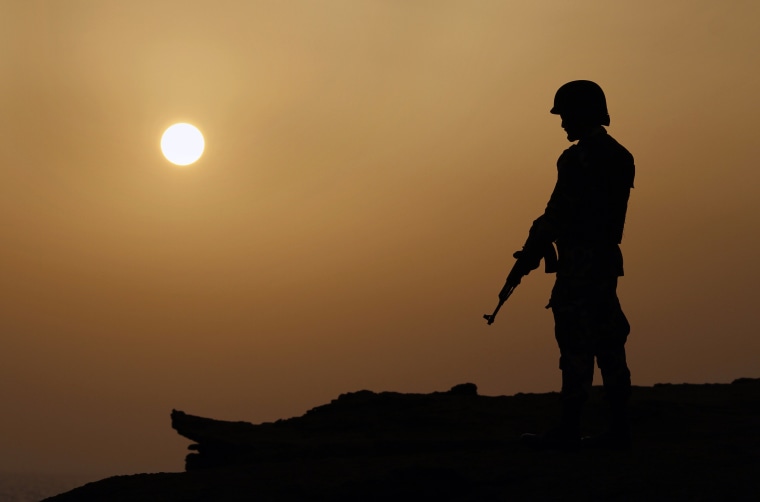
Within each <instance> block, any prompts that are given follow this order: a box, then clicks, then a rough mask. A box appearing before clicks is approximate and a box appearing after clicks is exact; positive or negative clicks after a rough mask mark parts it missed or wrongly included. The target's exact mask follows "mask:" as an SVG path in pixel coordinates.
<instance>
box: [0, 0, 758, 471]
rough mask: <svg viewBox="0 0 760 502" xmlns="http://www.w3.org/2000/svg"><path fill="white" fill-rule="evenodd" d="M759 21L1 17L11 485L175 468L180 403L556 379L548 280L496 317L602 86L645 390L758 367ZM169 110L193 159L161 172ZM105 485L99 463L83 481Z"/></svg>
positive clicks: (79, 1)
mask: <svg viewBox="0 0 760 502" xmlns="http://www.w3.org/2000/svg"><path fill="white" fill-rule="evenodd" d="M758 24H760V2H757V1H756V0H746V1H740V0H729V1H722V2H718V1H697V0H680V1H679V0H669V1H667V2H662V1H655V0H644V1H642V0H636V1H632V0H631V1H616V2H609V1H601V0H600V1H590V0H585V1H574V2H567V1H562V0H555V1H522V2H519V1H496V0H493V1H485V0H484V1H473V0H467V1H464V0H462V1H443V0H435V1H433V0H429V1H390V0H388V1H380V0H375V1H369V0H329V1H320V2H318V1H298V0H292V1H286V2H282V1H275V0H271V1H256V0H250V1H248V0H238V1H234V0H213V1H212V0H208V1H201V0H196V1H191V0H183V1H179V0H177V1H173V0H130V1H117V0H87V1H84V0H66V1H65V2H64V1H58V0H46V1H45V0H0V50H1V51H2V52H1V53H0V232H1V233H0V236H1V238H2V245H1V246H0V274H2V288H0V295H1V296H0V309H2V310H1V312H0V336H1V338H0V403H2V413H0V469H3V470H9V469H11V470H13V469H16V470H50V471H62V470H69V471H80V472H89V473H95V474H97V475H101V476H105V475H112V474H122V473H130V472H140V471H159V470H175V471H176V470H181V469H182V468H183V458H184V455H185V447H186V445H187V441H185V440H183V439H182V438H180V437H179V436H177V435H176V434H175V433H174V432H173V431H172V430H171V429H170V420H169V413H170V412H171V410H172V408H177V409H182V410H184V411H186V412H188V413H193V414H199V415H204V416H211V417H215V418H219V419H228V420H246V421H251V422H261V421H270V420H275V419H278V418H288V417H291V416H294V415H300V414H302V413H303V412H305V411H306V410H307V409H309V408H311V407H313V406H316V405H320V404H324V403H325V402H328V401H329V400H330V399H333V398H335V397H337V396H338V395H339V394H341V393H344V392H349V391H356V390H360V389H370V390H374V391H383V390H392V391H400V392H432V391H436V390H446V389H448V388H449V387H451V386H453V385H455V384H458V383H462V382H468V381H469V382H474V383H476V384H477V385H478V387H479V390H480V392H481V393H482V394H489V395H500V394H514V393H516V392H546V391H551V390H558V389H559V379H560V375H559V370H558V369H557V359H558V351H557V348H556V346H555V342H554V338H553V323H552V318H551V313H550V312H549V311H547V310H544V308H543V307H544V305H545V304H546V301H547V299H548V296H549V292H550V289H551V284H552V280H553V278H552V277H551V276H546V275H544V274H539V273H534V274H531V276H529V277H528V278H527V279H526V280H524V281H523V284H522V285H521V286H520V287H519V288H518V290H517V291H516V292H515V294H514V295H513V296H512V298H511V299H510V300H509V302H508V303H507V305H506V306H505V307H504V308H503V309H502V310H501V312H500V314H499V317H498V318H497V321H496V323H495V324H494V325H492V326H487V325H486V323H485V321H484V320H483V319H482V315H483V314H484V313H487V312H491V310H492V309H493V307H494V306H495V304H496V301H497V296H496V295H497V293H498V291H499V289H500V288H501V286H502V284H503V281H504V278H505V277H506V273H507V271H508V270H509V268H510V267H511V265H512V263H513V259H512V258H511V253H512V252H513V251H514V250H516V249H519V247H520V246H521V245H522V243H523V242H524V240H525V237H526V235H527V230H528V228H529V226H530V223H531V222H532V220H533V219H534V218H535V217H537V216H538V215H539V214H541V212H542V211H543V209H544V206H545V204H546V201H547V199H548V197H549V194H550V192H551V190H552V188H553V185H554V181H555V176H556V168H555V163H556V159H557V157H558V156H559V154H560V153H561V152H562V150H563V149H564V148H566V147H567V146H568V143H567V141H566V139H565V134H564V132H563V131H562V130H561V128H560V121H559V119H558V118H557V117H556V116H553V115H550V114H549V113H548V112H549V109H550V108H551V105H552V99H553V96H554V92H555V90H556V89H557V87H559V86H560V85H561V84H563V83H565V82H567V81H569V80H575V79H591V80H595V81H597V82H598V83H599V84H600V85H601V86H602V87H603V88H604V89H605V91H606V93H607V98H608V105H609V109H610V115H611V117H612V123H611V127H610V128H609V132H610V133H611V134H612V135H613V136H614V137H615V138H616V139H618V140H619V141H620V142H621V143H623V144H624V145H625V146H626V147H627V148H628V149H629V150H630V151H631V152H632V153H633V154H634V156H635V158H636V166H637V177H636V188H635V190H634V191H633V192H632V196H631V202H630V206H629V213H628V214H629V217H628V223H627V226H626V233H625V238H624V242H623V251H624V254H625V260H626V261H625V267H626V276H625V277H624V278H623V279H621V281H620V288H619V293H620V297H621V300H622V302H623V308H624V310H625V312H626V313H627V315H628V317H629V319H630V321H631V324H632V326H633V331H632V334H631V337H630V339H629V344H628V352H629V363H630V367H631V370H632V373H633V379H634V384H638V385H651V384H653V383H657V382H673V383H679V382H695V383H700V382H728V381H731V380H732V379H735V378H738V377H760V338H759V337H758V321H760V314H759V313H758V312H760V309H759V308H758V305H757V299H758V298H757V297H758V295H757V294H756V288H757V285H758V283H760V266H758V265H757V263H756V260H757V256H758V255H760V238H759V237H758V230H760V229H759V228H758V222H759V220H760V218H759V217H758V214H759V213H758V211H759V209H760V202H758V199H759V197H758V194H757V193H756V191H757V189H758V187H759V186H760V169H758V159H760V141H758V139H757V138H758V133H760V125H759V121H760V72H759V71H758V68H759V67H760V31H758V29H757V26H758ZM180 121H187V122H191V123H193V124H195V125H196V126H197V127H199V128H200V129H201V131H203V133H204V134H205V136H206V145H207V147H206V152H205V154H204V156H203V157H202V158H201V160H200V161H199V162H198V163H196V164H194V165H192V166H189V167H185V168H178V167H176V166H173V165H172V164H170V163H168V162H167V161H166V160H165V159H164V158H163V157H162V155H161V152H160V149H159V141H160V137H161V134H162V132H163V130H164V129H165V128H166V127H168V126H169V125H171V124H173V123H175V122H180ZM93 475H94V474H93Z"/></svg>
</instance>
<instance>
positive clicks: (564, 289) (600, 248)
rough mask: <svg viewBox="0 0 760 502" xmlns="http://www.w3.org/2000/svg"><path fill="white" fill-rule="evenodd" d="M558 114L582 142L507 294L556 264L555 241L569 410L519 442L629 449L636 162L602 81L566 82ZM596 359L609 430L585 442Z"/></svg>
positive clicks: (555, 298)
mask: <svg viewBox="0 0 760 502" xmlns="http://www.w3.org/2000/svg"><path fill="white" fill-rule="evenodd" d="M551 113H553V114H556V115H559V116H560V117H561V119H562V128H563V129H564V130H565V131H566V132H567V139H568V141H570V142H573V143H574V142H576V141H577V143H576V144H573V145H572V146H570V147H569V148H568V149H567V150H565V151H564V152H562V155H560V157H559V160H558V161H557V183H556V185H555V187H554V191H553V192H552V194H551V197H550V198H549V202H548V204H547V206H546V210H545V211H544V213H543V214H542V215H541V216H539V217H538V218H537V219H536V220H535V221H534V222H533V225H532V226H531V228H530V231H529V233H528V238H527V240H526V242H525V245H524V246H523V248H522V250H520V251H517V252H516V253H515V254H514V257H515V258H516V259H517V261H516V262H515V265H514V267H513V268H512V271H511V272H510V273H509V276H508V277H507V281H506V284H505V285H504V288H503V289H502V290H501V292H500V293H499V298H500V301H503V300H505V299H506V298H507V297H508V296H509V294H510V293H511V291H512V290H513V289H514V287H515V286H516V285H518V284H519V283H520V281H521V279H522V277H523V276H525V275H527V274H528V273H529V272H530V271H531V270H534V269H536V268H538V266H539V263H540V261H541V259H542V258H545V259H546V263H547V266H548V265H550V259H551V258H552V257H553V255H554V253H553V251H554V247H553V246H554V244H556V247H557V254H558V262H557V263H556V273H557V275H556V281H555V284H554V287H553V289H552V293H551V300H550V302H549V305H548V307H547V308H549V307H550V308H551V309H552V313H553V315H554V329H555V338H556V340H557V344H558V345H559V352H560V360H559V367H560V370H561V371H562V390H561V393H560V401H561V409H562V412H561V419H560V421H559V424H558V425H557V426H556V427H554V428H552V429H550V430H548V431H546V432H544V433H541V434H524V435H523V436H522V438H521V440H522V441H523V442H525V443H527V444H530V445H533V446H536V447H542V448H552V449H576V448H578V447H580V446H582V445H583V446H589V447H600V448H611V449H628V448H630V447H631V432H630V426H629V421H628V417H627V407H628V400H629V397H630V394H631V374H630V371H629V370H628V365H627V363H626V354H625V342H626V339H627V337H628V334H629V332H630V325H629V324H628V320H627V319H626V317H625V314H623V311H622V309H621V307H620V302H619V301H618V297H617V283H618V277H620V276H622V275H623V255H622V253H621V251H620V243H621V241H622V238H623V226H624V223H625V216H626V210H627V207H628V197H629V194H630V190H631V188H633V178H634V162H633V156H632V155H631V154H630V153H629V152H628V150H626V149H625V148H624V147H623V146H622V145H620V143H618V142H617V141H616V140H615V139H613V138H612V137H611V136H610V135H609V134H607V131H606V129H605V128H604V126H609V124H610V117H609V114H608V112H607V102H606V99H605V95H604V92H603V91H602V89H601V87H599V85H597V84H596V83H594V82H591V81H588V80H576V81H572V82H568V83H566V84H565V85H563V86H562V87H560V88H559V90H558V91H557V93H556V95H555V97H554V107H553V108H552V109H551ZM547 250H549V251H548V252H547ZM547 271H548V270H547ZM491 321H492V319H491ZM489 323H490V321H489ZM595 359H596V363H597V365H598V366H599V369H600V371H601V374H602V380H603V388H604V398H605V401H606V403H607V406H608V411H609V429H608V430H607V431H606V432H605V433H603V434H600V435H598V436H592V437H587V438H583V439H581V435H580V418H581V410H582V407H583V405H584V403H585V402H586V401H587V399H588V397H589V392H590V390H591V384H592V380H593V376H594V360H595Z"/></svg>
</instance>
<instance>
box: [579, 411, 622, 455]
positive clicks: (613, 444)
mask: <svg viewBox="0 0 760 502" xmlns="http://www.w3.org/2000/svg"><path fill="white" fill-rule="evenodd" d="M608 412H609V415H608V422H609V426H608V429H607V430H606V431H605V432H603V433H601V434H597V435H594V436H586V437H584V438H582V439H581V446H582V447H583V448H593V449H601V450H618V451H625V450H630V449H631V448H632V447H633V437H632V435H631V423H630V420H629V417H628V403H627V402H626V401H618V402H614V401H613V402H610V403H609V408H608Z"/></svg>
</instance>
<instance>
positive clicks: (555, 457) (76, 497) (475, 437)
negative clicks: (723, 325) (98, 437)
mask: <svg viewBox="0 0 760 502" xmlns="http://www.w3.org/2000/svg"><path fill="white" fill-rule="evenodd" d="M595 393H596V394H597V395H595V396H594V399H593V400H592V402H591V403H589V406H588V407H587V412H586V417H587V420H586V426H587V431H586V432H589V433H591V432H597V431H600V430H601V429H603V422H602V416H603V412H602V408H603V406H602V403H601V400H600V399H599V395H598V393H599V389H595ZM557 401H558V399H557V395H556V394H554V393H549V394H517V395H515V396H495V397H489V396H479V395H477V391H476V388H475V386H474V385H473V384H462V385H458V386H456V387H454V388H453V389H452V390H450V391H448V392H434V393H432V394H400V393H394V392H382V393H374V392H370V391H360V392H354V393H349V394H343V395H341V396H340V397H339V398H338V399H336V400H334V401H332V402H331V403H329V404H327V405H324V406H320V407H317V408H314V409H312V410H310V411H308V412H307V413H306V414H304V415H303V416H301V417H295V418H291V419H288V420H279V421H277V422H275V423H264V424H259V425H253V424H249V423H246V422H223V421H218V420H211V419H207V418H202V417H195V416H192V415H187V414H185V413H183V412H180V411H174V412H173V413H172V426H173V427H174V428H175V429H176V430H177V431H178V432H179V433H180V434H181V435H183V436H185V437H187V438H189V439H191V440H193V441H194V442H195V444H193V445H191V446H190V449H191V450H192V453H190V454H189V455H188V456H187V458H186V472H182V473H157V474H139V475H133V476H117V477H113V478H108V479H104V480H102V481H98V482H95V483H90V484H87V485H85V486H82V487H79V488H77V489H75V490H72V491H70V492H68V493H65V494H61V495H58V496H56V497H52V498H50V499H47V500H48V501H51V502H52V501H55V502H67V501H104V500H108V501H113V502H119V501H166V502H171V501H185V502H190V501H228V500H253V501H256V500H315V501H316V500H325V501H327V500H330V501H332V500H352V501H354V500H369V501H373V500H377V501H380V500H383V501H385V500H412V499H415V500H473V501H480V500H758V499H760V379H741V380H737V381H734V382H733V383H731V384H704V385H691V384H680V385H671V384H661V385H655V386H653V387H635V388H634V394H633V401H632V407H631V408H632V422H633V426H634V439H635V444H634V449H633V451H627V452H619V451H604V450H581V451H578V452H555V451H535V450H531V449H528V448H526V447H525V446H523V445H521V444H520V443H519V442H518V438H519V436H520V434H521V433H522V432H526V431H540V430H542V429H545V428H547V427H550V426H551V425H552V424H553V420H554V419H555V417H556V416H557V413H556V412H557V407H558V402H557Z"/></svg>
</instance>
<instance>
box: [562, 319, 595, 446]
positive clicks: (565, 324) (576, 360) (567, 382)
mask: <svg viewBox="0 0 760 502" xmlns="http://www.w3.org/2000/svg"><path fill="white" fill-rule="evenodd" d="M554 322H555V324H554V333H555V337H556V339H557V345H558V346H559V350H560V359H559V368H560V370H561V371H562V390H561V392H560V399H561V403H562V424H564V426H566V427H568V428H569V429H570V430H573V431H576V432H577V433H578V434H580V417H581V411H582V409H583V405H584V404H585V402H586V401H587V400H588V398H589V395H590V393H591V385H592V382H593V378H594V353H593V351H592V350H591V349H590V347H589V346H588V344H587V343H586V340H585V338H586V337H585V333H584V332H583V324H582V322H581V319H580V317H579V316H578V314H577V312H573V311H561V310H559V309H557V310H555V312H554Z"/></svg>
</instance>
